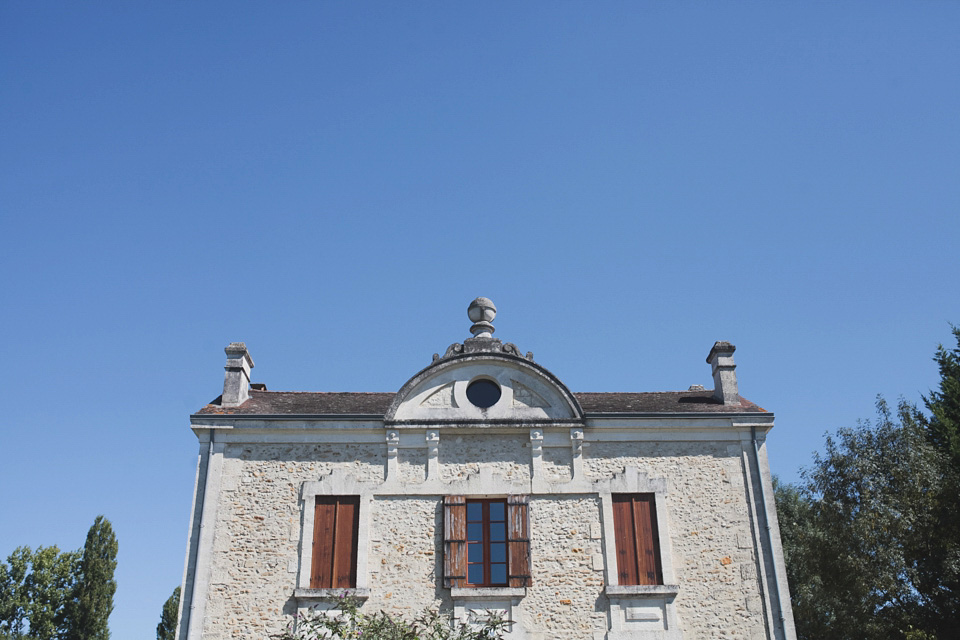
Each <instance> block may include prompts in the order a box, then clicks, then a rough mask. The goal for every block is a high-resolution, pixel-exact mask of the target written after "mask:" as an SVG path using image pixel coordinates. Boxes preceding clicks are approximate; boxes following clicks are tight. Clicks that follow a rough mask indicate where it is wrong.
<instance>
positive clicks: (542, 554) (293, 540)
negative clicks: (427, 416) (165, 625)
mask: <svg viewBox="0 0 960 640" xmlns="http://www.w3.org/2000/svg"><path fill="white" fill-rule="evenodd" d="M530 451H531V449H530V447H529V438H528V436H527V435H525V434H524V435H497V434H489V435H487V434H464V435H454V434H449V433H444V435H443V437H442V439H441V446H440V458H439V461H440V467H439V468H440V474H441V477H442V479H443V480H444V481H447V482H449V481H455V480H458V479H462V478H463V477H464V476H465V475H466V474H469V473H476V472H478V471H479V468H480V467H481V466H490V467H492V468H493V469H494V470H495V472H496V473H497V474H503V475H504V476H506V477H508V478H511V479H513V480H529V478H530ZM408 453H409V457H407V455H405V454H408ZM549 453H550V457H549V459H548V460H546V461H545V462H547V464H545V472H546V469H547V468H548V467H549V468H550V473H549V475H550V479H551V480H554V479H560V478H569V477H570V475H569V464H570V462H569V460H570V455H569V450H563V449H559V448H558V449H556V450H555V451H552V450H551V451H550V452H549ZM422 456H425V452H423V453H421V451H417V450H409V451H405V450H401V457H400V467H399V468H400V473H399V474H398V475H399V479H400V481H401V482H404V481H405V482H411V481H412V482H419V481H422V480H423V463H422V460H423V458H422ZM545 457H546V456H545ZM385 462H386V447H385V446H384V445H377V444H363V445H340V444H335V445H312V444H292V445H275V444H271V445H262V444H261V445H229V446H228V447H227V448H226V450H225V453H224V465H223V476H222V480H221V492H220V505H219V511H218V516H217V523H216V529H215V537H214V548H213V558H212V578H211V584H210V589H209V593H208V600H207V608H206V615H205V620H206V623H205V626H204V628H205V632H204V636H203V637H204V640H225V639H226V638H249V639H253V638H257V639H266V638H267V637H268V636H270V635H272V634H276V633H278V632H280V631H281V630H282V628H283V627H284V626H285V625H286V624H287V623H288V622H289V621H290V619H291V618H290V616H291V615H292V614H293V613H294V612H295V608H296V604H295V602H294V600H293V597H292V596H293V590H294V588H295V586H296V579H297V573H296V572H297V568H298V560H299V559H298V541H299V538H300V535H301V531H300V526H301V511H300V510H301V504H302V503H301V501H300V498H299V496H300V488H301V486H302V484H303V483H304V482H310V481H316V480H317V479H318V478H320V477H321V476H323V475H325V474H327V473H331V472H334V473H336V474H351V475H353V476H355V477H356V478H357V479H358V480H360V481H362V482H366V483H370V484H371V485H374V484H377V483H380V482H382V480H383V478H384V465H385ZM584 465H585V470H586V473H587V475H588V477H589V478H590V479H592V480H602V479H609V478H611V477H613V476H614V475H615V474H619V473H621V472H623V470H624V468H625V467H627V466H634V467H637V468H638V469H639V470H640V471H641V472H643V473H646V474H647V475H648V476H649V477H650V478H664V479H666V480H667V492H666V496H665V499H666V505H667V509H666V510H667V513H660V514H658V519H659V522H660V527H667V530H668V532H669V538H670V545H671V552H672V556H671V557H672V560H673V566H674V570H675V573H676V582H677V583H678V584H679V586H680V590H679V595H678V596H677V598H676V607H677V614H678V618H679V623H680V628H681V630H682V631H683V633H684V637H687V638H715V637H731V638H755V637H763V633H764V631H763V629H764V623H763V607H762V602H761V596H760V587H759V583H758V571H757V568H756V558H755V552H754V544H753V539H754V538H753V531H752V530H751V523H750V513H749V509H748V498H747V487H746V485H745V481H744V469H743V463H742V461H741V447H740V445H739V444H735V445H731V444H728V443H720V444H717V443H703V442H659V443H656V442H615V443H614V442H591V444H590V446H589V447H585V448H584ZM382 493H383V495H376V496H375V497H374V499H373V501H372V504H371V507H370V509H371V512H370V531H369V536H368V537H369V542H368V545H367V549H360V552H361V553H367V554H369V555H368V558H369V560H368V568H369V577H370V579H369V585H370V587H371V593H370V598H369V600H368V601H367V603H366V604H365V605H364V608H365V609H370V610H378V609H384V610H387V611H394V612H399V613H415V612H417V611H419V610H421V609H423V608H425V607H434V608H436V607H440V608H442V609H450V608H451V600H450V595H449V590H447V589H444V588H443V587H442V580H441V575H440V573H441V567H442V555H441V554H442V548H443V546H442V510H441V506H440V505H441V501H442V500H441V496H439V495H424V496H420V495H415V496H396V495H388V494H387V491H386V488H384V491H383V492H382ZM601 522H602V517H601V504H600V498H599V496H598V494H596V493H589V492H586V493H584V492H578V493H570V494H563V495H554V496H545V495H534V496H532V498H531V502H530V526H531V557H532V576H533V585H532V586H531V587H529V588H528V589H527V594H526V596H525V597H524V598H523V600H522V603H521V605H520V608H519V610H520V612H521V616H520V618H521V620H520V621H521V622H522V623H523V625H524V627H526V628H527V629H528V630H529V631H531V632H534V634H531V636H530V637H535V638H542V640H593V638H594V637H595V635H596V634H598V633H599V634H600V635H601V637H602V633H603V632H604V631H605V630H606V629H607V613H606V607H607V606H608V605H607V601H606V596H605V595H604V593H603V589H604V564H603V554H604V553H605V552H606V553H611V552H612V550H609V549H608V550H605V549H604V548H603V538H602V536H600V535H599V527H600V523H601ZM311 535H312V532H309V533H308V538H309V536H311ZM535 633H540V634H541V635H539V636H537V635H535Z"/></svg>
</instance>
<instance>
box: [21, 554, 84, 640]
mask: <svg viewBox="0 0 960 640" xmlns="http://www.w3.org/2000/svg"><path fill="white" fill-rule="evenodd" d="M79 558H80V553H79V552H77V551H65V552H62V553H61V551H60V549H58V548H57V547H56V546H53V547H39V548H37V550H36V551H34V552H33V558H32V561H31V568H30V573H29V574H27V577H26V580H25V581H24V586H25V590H26V601H27V605H26V607H27V617H28V619H29V620H30V638H31V639H33V640H56V639H57V638H59V637H60V635H61V633H63V630H64V629H65V627H66V616H67V611H68V609H69V607H70V604H71V598H72V593H73V590H74V588H75V575H76V570H77V562H78V560H79Z"/></svg>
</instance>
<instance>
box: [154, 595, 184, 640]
mask: <svg viewBox="0 0 960 640" xmlns="http://www.w3.org/2000/svg"><path fill="white" fill-rule="evenodd" d="M179 608H180V587H177V588H176V589H174V590H173V593H172V594H170V597H169V598H167V601H166V602H164V603H163V611H162V612H161V613H160V624H158V625H157V640H174V634H175V633H176V632H177V612H178V610H179Z"/></svg>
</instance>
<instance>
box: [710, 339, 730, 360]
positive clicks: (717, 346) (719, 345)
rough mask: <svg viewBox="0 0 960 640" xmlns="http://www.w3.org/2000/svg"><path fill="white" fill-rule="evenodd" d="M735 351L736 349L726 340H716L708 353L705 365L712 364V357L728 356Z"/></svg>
mask: <svg viewBox="0 0 960 640" xmlns="http://www.w3.org/2000/svg"><path fill="white" fill-rule="evenodd" d="M736 350H737V348H736V347H735V346H733V344H731V343H729V342H727V341H726V340H717V341H716V342H714V343H713V348H711V349H710V353H709V355H707V364H713V358H714V356H717V355H721V354H722V355H725V356H729V355H731V354H733V352H734V351H736Z"/></svg>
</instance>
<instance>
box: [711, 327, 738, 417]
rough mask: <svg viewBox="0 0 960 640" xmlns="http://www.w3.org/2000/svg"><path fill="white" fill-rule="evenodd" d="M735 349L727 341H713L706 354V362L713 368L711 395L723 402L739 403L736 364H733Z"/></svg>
mask: <svg viewBox="0 0 960 640" xmlns="http://www.w3.org/2000/svg"><path fill="white" fill-rule="evenodd" d="M736 350H737V348H736V347H735V346H733V345H732V344H730V343H729V342H724V341H720V342H715V343H714V344H713V348H712V349H710V355H708V356H707V363H709V364H710V367H711V368H712V369H713V397H714V398H716V399H717V400H718V401H719V402H722V403H723V404H740V394H739V392H738V391H737V365H735V364H733V352H734V351H736Z"/></svg>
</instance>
